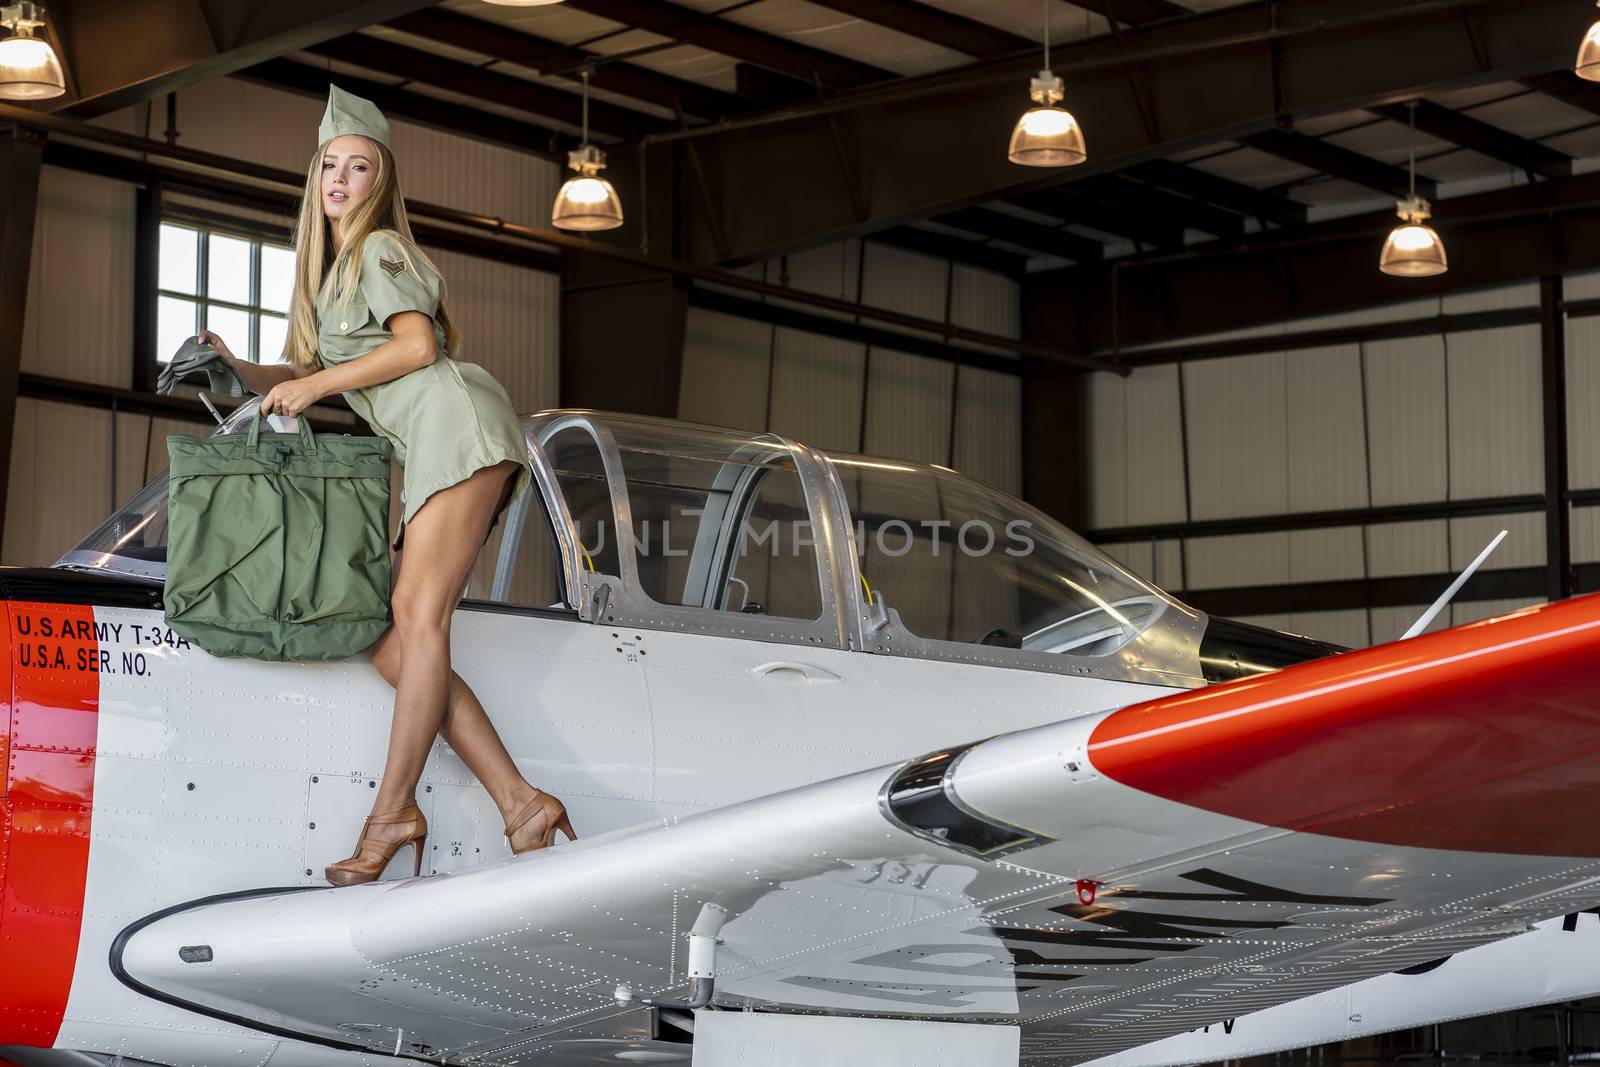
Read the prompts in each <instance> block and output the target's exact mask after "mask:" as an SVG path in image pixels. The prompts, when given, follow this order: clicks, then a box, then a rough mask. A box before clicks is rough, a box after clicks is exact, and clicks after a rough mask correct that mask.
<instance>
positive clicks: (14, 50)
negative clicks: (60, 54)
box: [0, 3, 67, 100]
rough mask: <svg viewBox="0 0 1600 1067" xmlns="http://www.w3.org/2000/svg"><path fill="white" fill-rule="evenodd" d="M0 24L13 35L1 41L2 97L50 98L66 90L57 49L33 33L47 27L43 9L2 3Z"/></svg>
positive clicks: (12, 98) (15, 98)
mask: <svg viewBox="0 0 1600 1067" xmlns="http://www.w3.org/2000/svg"><path fill="white" fill-rule="evenodd" d="M0 26H4V27H5V28H6V29H7V30H9V31H11V34H12V35H11V36H9V37H6V38H5V39H3V40H0V99H4V100H48V99H50V98H51V97H53V96H60V95H61V94H62V93H64V92H66V91H67V82H66V78H64V77H63V76H62V73H61V61H60V60H59V59H57V58H56V50H55V49H54V48H52V47H51V46H50V42H49V41H46V40H44V39H43V38H41V37H35V36H34V35H33V34H34V31H35V30H38V29H42V28H43V27H44V8H42V7H40V6H39V5H38V4H32V3H22V4H11V5H9V6H0Z"/></svg>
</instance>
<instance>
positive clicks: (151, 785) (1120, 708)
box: [0, 401, 1600, 1067]
mask: <svg viewBox="0 0 1600 1067" xmlns="http://www.w3.org/2000/svg"><path fill="white" fill-rule="evenodd" d="M252 406H253V401H246V402H245V403H244V404H243V405H242V406H241V407H240V408H238V409H237V410H236V411H234V412H233V413H232V415H230V416H227V417H226V418H225V419H223V421H222V424H221V425H220V426H219V427H217V428H216V429H215V430H214V431H213V432H214V433H217V434H238V433H242V432H245V431H247V430H248V426H249V418H250V414H251V412H250V408H251V407H252ZM523 424H524V428H525V431H526V435H527V443H528V450H529V458H530V460H531V462H532V464H533V466H534V470H535V473H536V478H535V490H534V491H530V492H529V493H527V494H525V495H524V496H522V497H520V498H519V499H517V500H516V501H514V502H513V504H512V506H511V507H510V508H509V509H508V511H507V514H506V518H505V520H504V522H503V524H502V532H501V534H500V537H499V541H498V544H497V545H496V547H495V548H494V549H493V551H492V553H491V556H490V557H486V561H485V562H484V565H483V571H482V573H481V574H479V575H477V576H475V578H474V586H473V587H472V588H470V589H469V591H468V595H467V597H466V599H464V600H463V601H462V603H461V604H460V606H459V608H458V609H457V611H456V614H455V617H454V620H453V630H452V656H453V665H454V666H455V668H456V669H457V670H458V671H459V672H460V673H461V674H462V676H463V677H464V678H466V679H467V680H468V681H469V683H470V684H471V685H472V686H473V687H474V689H475V691H476V692H477V693H478V695H479V696H480V698H481V699H482V700H483V702H484V705H485V706H486V708H487V709H488V710H489V713H490V715H491V716H492V717H493V718H494V720H495V722H496V724H497V726H498V727H499V729H500V731H501V733H502V736H503V737H504V738H505V740H506V742H507V746H508V748H509V749H510V751H511V752H512V753H513V755H514V756H515V757H516V759H517V760H518V763H519V765H520V766H521V768H522V769H523V771H524V773H525V774H526V776H527V777H528V778H529V780H530V781H532V782H534V783H536V784H538V785H539V786H541V787H543V788H547V789H549V790H550V791H552V792H554V793H557V794H559V795H560V796H561V797H562V798H563V799H564V801H565V802H566V804H567V805H568V808H569V810H570V812H571V814H572V818H573V821H574V823H575V824H576V826H577V828H578V831H579V833H580V835H581V836H580V838H579V840H577V841H573V842H564V843H561V844H557V845H555V846H553V847H551V848H548V849H545V850H541V851H538V852H533V853H527V854H524V855H521V856H515V857H513V856H511V855H509V854H508V851H507V849H506V845H505V841H504V838H503V836H502V834H501V822H500V818H499V815H498V812H497V811H496V810H495V809H494V807H493V805H492V804H491V803H490V802H489V800H488V798H487V796H486V794H485V793H484V791H483V790H482V789H481V788H480V787H479V786H478V785H477V784H476V783H475V782H474V780H473V779H472V778H471V776H470V774H468V773H467V771H466V769H465V767H464V766H463V765H462V763H461V762H460V760H459V759H458V758H457V757H456V756H455V755H454V753H452V752H451V751H450V750H449V748H448V747H447V746H446V745H444V744H443V743H442V742H440V743H439V744H438V745H437V746H436V747H435V750H434V751H433V753H432V755H431V757H430V759H429V762H428V764H427V768H426V771H425V773H424V775H423V778H422V785H421V787H420V790H419V793H418V798H417V799H418V802H419V804H420V805H421V806H422V807H423V809H424V811H425V813H426V816H427V819H428V823H429V826H430V828H431V835H430V837H429V839H428V842H427V846H426V853H425V856H426V862H425V864H424V868H423V871H424V873H423V874H422V875H421V876H420V877H408V875H410V874H411V871H410V869H409V867H410V865H409V863H407V862H406V861H405V860H404V859H403V860H402V862H401V863H397V864H394V865H392V867H391V869H390V870H389V871H387V872H386V873H385V876H384V877H383V878H382V879H381V880H379V881H377V882H374V883H371V884H368V885H359V886H349V887H343V888H332V887H329V886H327V885H326V884H324V883H323V881H322V879H321V871H322V869H323V867H324V865H326V864H327V863H329V862H331V861H333V860H336V859H338V858H341V857H342V856H344V855H345V854H346V853H347V852H348V849H349V846H350V844H351V842H352V841H354V840H355V837H356V834H357V830H358V827H359V825H360V823H361V820H362V818H363V817H364V816H365V815H366V813H367V810H368V807H369V805H370V796H371V790H372V789H374V788H375V787H376V783H377V778H376V777H375V776H376V775H377V773H378V771H379V769H380V768H381V766H382V761H383V754H384V750H385V743H386V739H387V733H388V724H389V716H390V710H391V707H392V690H391V689H390V688H389V687H388V685H387V684H385V683H384V682H383V680H382V678H381V677H380V676H379V675H378V673H377V672H376V670H375V669H374V668H373V667H372V665H371V663H370V662H369V661H368V659H367V658H365V657H363V656H357V657H352V658H350V659H348V660H343V661H334V662H264V661H258V660H252V659H239V658H233V659H224V658H218V657H213V656H211V655H209V654H207V653H206V652H205V651H203V650H202V649H200V648H198V647H196V646H195V645H194V644H193V643H192V642H190V641H189V640H188V639H186V638H185V637H183V636H182V635H181V634H179V633H177V632H175V631H174V630H173V629H172V628H171V627H169V626H168V625H167V624H166V621H165V619H164V617H163V613H162V606H161V583H162V578H163V576H164V573H165V560H166V506H165V501H166V476H165V475H164V474H163V475H160V476H158V477H157V478H156V479H154V480H153V481H152V482H151V483H150V484H149V485H148V486H147V487H146V488H145V489H144V490H143V491H142V492H141V493H139V494H138V495H137V496H136V497H135V498H134V499H133V500H132V501H130V502H129V503H128V504H127V505H125V506H123V507H122V508H119V509H118V510H117V511H116V512H115V513H114V514H113V515H111V516H110V517H109V518H108V519H107V520H106V521H105V522H104V523H102V524H101V525H100V526H99V527H98V528H96V529H95V530H94V531H91V533H90V534H88V535H87V536H86V537H85V538H84V539H83V541H82V542H81V543H80V544H78V545H77V546H76V547H74V548H73V549H71V550H70V551H68V552H66V553H65V554H64V555H63V556H62V557H61V558H60V559H59V560H58V561H57V562H56V563H55V564H54V565H53V566H51V567H47V568H0V598H3V599H4V602H5V613H6V626H5V628H4V633H5V641H6V643H7V648H6V652H5V655H4V656H3V657H0V662H3V663H4V664H5V668H4V669H5V671H6V674H5V675H3V676H0V698H3V699H4V700H5V702H6V703H7V705H8V712H9V713H8V715H7V719H8V721H9V728H8V729H7V730H6V731H4V732H3V733H0V737H3V739H4V741H3V743H4V744H5V745H6V756H7V767H8V774H7V777H6V780H5V794H4V797H3V805H4V815H5V827H6V834H5V842H4V850H3V851H0V883H3V897H0V1058H3V1059H4V1060H7V1061H10V1062H12V1063H15V1064H19V1065H22V1067H98V1065H104V1064H112V1063H139V1064H143V1063H150V1064H165V1065H168V1067H282V1065H289V1067H339V1065H347V1064H348V1065H358V1064H359V1065H379V1064H387V1063H391V1062H393V1061H396V1060H399V1061H417V1062H425V1063H434V1064H440V1065H457V1064H459V1065H484V1067H501V1065H505V1067H518V1065H523V1064H528V1065H546V1064H549V1065H568V1064H574V1065H576V1064H585V1065H590V1064H618V1063H624V1064H626V1063H690V1064H693V1065H695V1067H731V1065H749V1064H756V1063H761V1064H800V1063H805V1064H808V1065H809V1064H815V1063H817V1062H827V1061H828V1060H829V1059H830V1058H832V1059H837V1060H839V1061H841V1062H870V1063H873V1064H887V1065H902V1064H903V1065H908V1067H909V1065H911V1064H919V1065H924V1067H926V1065H938V1064H955V1063H962V1064H971V1063H983V1064H990V1063H994V1064H1001V1063H1026V1064H1030V1065H1032V1064H1080V1063H1096V1064H1104V1065H1107V1067H1166V1065H1171V1064H1180V1063H1193V1062H1200V1061H1207V1060H1217V1059H1223V1058H1238V1057H1241V1056H1244V1055H1250V1054H1254V1053H1259V1052H1265V1051H1272V1050H1281V1049H1289V1048H1298V1047H1303V1046H1306V1045H1309V1044H1314V1043H1318V1042H1326V1041H1336V1040H1342V1039H1346V1038H1350V1037H1356V1036H1361V1035H1364V1034H1372V1033H1379V1032H1384V1031H1389V1030H1394V1029H1398V1028H1402V1027H1409V1026H1417V1025H1421V1024H1424V1023H1429V1022H1434V1021H1439V1020H1444V1019H1450V1018H1455V1017H1459V1016H1464V1015H1471V1014H1482V1013H1487V1012H1491V1011H1497V1010H1505V1009H1509V1008H1513V1007H1520V1006H1524V1005H1529V1004H1536V1003H1549V1002H1554V1001H1558V1000H1565V999H1569V998H1572V997H1577V996H1583V995H1589V994H1593V993H1596V992H1600V978H1597V977H1596V975H1597V974H1600V970H1597V969H1596V968H1595V967H1594V966H1593V962H1594V959H1595V955H1594V949H1593V940H1594V936H1595V931H1596V930H1600V922H1595V921H1590V920H1586V921H1582V922H1580V921H1579V920H1581V919H1584V918H1585V917H1584V914H1583V913H1585V912H1587V911H1590V910H1593V909H1596V908H1600V836H1597V834H1596V832H1595V829H1594V819H1593V812H1594V811H1595V804H1596V800H1597V799H1600V759H1597V758H1596V750H1597V747H1600V656H1597V652H1600V598H1596V597H1582V598H1576V599H1572V600H1567V601H1562V602H1559V603H1554V604H1549V605H1543V606H1539V607H1536V608H1530V609H1526V610H1522V611H1517V612H1513V613H1511V614H1509V615H1506V616H1503V617H1500V618H1496V619H1492V620H1486V621H1483V622H1478V623H1473V624H1470V625H1466V626H1461V627H1457V628H1454V629H1449V630H1443V631H1439V632H1434V633H1430V634H1424V635H1422V636H1418V637H1415V638H1412V639H1409V640H1403V641H1399V642H1395V643H1391V644H1387V645H1383V646H1379V647H1375V648H1370V649H1362V650H1349V649H1343V648H1340V647H1338V646H1335V645H1331V644H1327V643H1323V642H1318V641H1314V640H1311V639H1308V638H1304V637H1299V636H1295V635H1290V634H1284V633H1279V632H1276V631H1273V630H1268V629H1263V628H1259V627H1255V626H1251V625H1247V624H1244V623H1240V622H1235V621H1231V620H1227V619H1223V618H1216V617H1208V616H1207V615H1205V614H1204V613H1202V612H1199V611H1196V610H1194V609H1192V608H1190V607H1188V606H1186V605H1185V604H1183V603H1181V602H1180V601H1178V600H1177V599H1175V598H1173V597H1171V596H1169V595H1167V594H1166V593H1164V592H1162V591H1161V590H1160V589H1158V588H1156V587H1155V586H1154V585H1152V584H1150V583H1149V582H1146V581H1143V580H1142V579H1140V578H1139V577H1137V576H1136V575H1134V574H1132V573H1131V572H1129V571H1128V570H1127V569H1126V568H1124V567H1122V566H1121V565H1120V564H1118V563H1116V562H1115V561H1113V560H1111V559H1110V558H1108V557H1107V556H1106V555H1105V554H1103V553H1102V552H1100V551H1098V550H1097V549H1096V548H1094V547H1093V546H1092V545H1090V544H1089V543H1088V542H1086V541H1084V540H1083V539H1081V538H1079V537H1078V536H1076V535H1075V534H1073V533H1071V532H1070V531H1068V530H1067V529H1065V528H1064V527H1062V526H1061V524H1060V523H1058V522H1056V521H1055V520H1053V519H1051V518H1049V517H1048V516H1046V515H1044V514H1043V513H1041V512H1039V511H1037V510H1036V509H1034V508H1032V507H1030V506H1029V505H1027V504H1025V503H1023V502H1022V501H1020V500H1017V499H1016V498H1014V497H1012V496H1009V495H1008V494H1005V493H1003V492H1000V491H999V490H996V489H993V488H990V487H988V486H986V485H984V484H983V483H981V482H979V481H977V480H975V479H971V478H967V477H964V476H963V475H961V474H959V473H957V472H955V471H953V470H950V469H948V468H944V467H939V466H933V465H928V464H922V463H914V462H907V461H901V460H890V459H876V458H871V457H865V456H855V455H845V454H837V453H829V452H825V451H822V450H819V449H816V448H812V447H809V446H807V445H805V444H803V443H801V442H798V441H794V440H790V439H787V438H785V437H782V436H779V435H776V434H770V433H751V432H744V431H737V430H729V429H720V428H714V427H706V426H699V425H693V424H689V423H683V422H675V421H672V420H662V419H649V418H643V417H637V416H625V415H615V414H605V413H600V412H594V411H586V410H556V411H546V412H540V413H538V414H534V415H531V416H524V418H523ZM294 425H295V424H294V420H292V419H283V418H279V417H276V416H274V417H273V427H274V429H275V431H277V432H289V430H290V428H292V427H293V426H294ZM489 558H492V564H491V563H490V562H488V559H489ZM491 568H492V572H491ZM480 578H481V579H482V581H481V583H480V582H479V579H480ZM402 868H405V869H402Z"/></svg>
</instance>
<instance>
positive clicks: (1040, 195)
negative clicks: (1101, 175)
mask: <svg viewBox="0 0 1600 1067" xmlns="http://www.w3.org/2000/svg"><path fill="white" fill-rule="evenodd" d="M1006 200H1007V202H1008V203H1012V204H1016V205H1017V206H1018V207H1025V208H1027V209H1028V210H1029V211H1037V212H1039V213H1040V214H1042V215H1052V216H1054V217H1056V218H1058V219H1060V220H1061V221H1062V222H1070V223H1076V224H1077V225H1079V226H1090V227H1093V228H1094V229H1096V230H1099V231H1101V232H1102V233H1111V234H1116V235H1117V236H1118V237H1126V238H1127V239H1128V240H1130V241H1133V242H1134V243H1135V244H1141V245H1150V246H1152V247H1155V248H1182V247H1183V230H1182V228H1181V227H1177V226H1169V225H1167V224H1165V223H1164V222H1163V221H1161V220H1158V219H1152V218H1150V217H1149V216H1148V215H1145V214H1143V213H1142V212H1138V211H1129V210H1127V209H1125V208H1121V207H1118V206H1116V205H1115V204H1108V203H1106V202H1104V201H1102V200H1095V199H1093V198H1091V197H1088V196H1080V195H1078V194H1077V193H1074V192H1072V191H1070V190H1067V189H1035V190H1033V191H1031V192H1026V193H1018V194H1016V195H1015V196H1010V197H1007V198H1006Z"/></svg>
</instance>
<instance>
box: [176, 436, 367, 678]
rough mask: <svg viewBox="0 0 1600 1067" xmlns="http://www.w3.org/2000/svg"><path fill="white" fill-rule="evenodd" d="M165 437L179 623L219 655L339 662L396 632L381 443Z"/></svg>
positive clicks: (355, 438)
mask: <svg viewBox="0 0 1600 1067" xmlns="http://www.w3.org/2000/svg"><path fill="white" fill-rule="evenodd" d="M261 421H262V419H261V412H260V409H259V408H257V410H256V413H255V418H254V419H253V421H252V422H251V424H250V433H249V435H248V436H244V435H240V434H231V435H227V436H209V437H191V436H188V435H186V434H172V435H171V436H169V437H168V438H167V455H168V456H169V458H170V460H171V470H170V475H169V479H170V480H169V486H170V487H169V490H168V497H167V509H168V514H167V527H168V533H167V573H166V585H165V589H164V596H163V599H164V603H165V608H166V620H167V625H169V626H171V627H172V629H174V630H175V631H177V632H178V633H180V634H182V635H183V636H185V637H187V638H189V640H191V641H193V642H194V643H195V644H197V645H199V646H200V647H201V648H203V649H205V650H206V651H207V652H210V653H211V654H212V655H214V656H251V657H254V658H256V659H264V660H337V659H343V658H345V657H346V656H351V655H354V654H356V653H358V652H361V651H363V650H364V649H366V648H368V647H370V646H371V644H372V643H373V642H374V641H376V640H377V639H378V636H379V635H380V634H382V633H383V631H384V630H385V629H386V628H387V627H388V625H389V580H390V573H389V572H390V561H389V541H388V526H389V457H390V453H391V449H392V446H391V445H390V443H389V442H388V441H387V440H386V439H384V438H382V437H360V436H354V435H350V434H323V435H322V436H320V437H318V436H315V435H314V434H312V432H311V426H310V423H309V422H308V421H307V420H306V418H305V417H304V416H301V418H300V419H299V423H300V431H299V433H277V432H273V431H270V430H269V431H268V432H266V433H262V432H261Z"/></svg>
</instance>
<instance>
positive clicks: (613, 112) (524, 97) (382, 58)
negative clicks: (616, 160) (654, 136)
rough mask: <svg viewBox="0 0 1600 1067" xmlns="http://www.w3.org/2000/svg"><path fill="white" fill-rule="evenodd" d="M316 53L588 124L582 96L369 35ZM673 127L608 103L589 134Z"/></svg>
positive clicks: (594, 107) (637, 133) (598, 108)
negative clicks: (583, 112)
mask: <svg viewBox="0 0 1600 1067" xmlns="http://www.w3.org/2000/svg"><path fill="white" fill-rule="evenodd" d="M310 51H311V52H313V53H315V54H316V55H319V56H327V57H328V58H329V59H337V60H339V61H340V62H342V63H353V64H355V65H356V66H358V67H365V68H367V69H368V70H372V71H381V72H382V73H384V74H389V75H393V76H394V77H397V78H405V79H406V80H407V81H413V82H421V83H422V84H423V85H431V86H434V87H435V88H439V89H448V90H450V91H451V92H454V93H466V94H468V95H471V96H477V97H481V98H483V99H485V100H493V101H494V102H495V103H497V104H500V105H503V106H505V107H513V108H516V109H517V110H518V111H526V112H528V113H530V114H533V115H539V116H542V117H544V118H547V119H554V120H555V121H557V122H562V123H565V124H566V125H568V126H577V125H579V123H581V122H582V121H583V115H582V111H583V100H582V98H581V97H580V96H579V94H578V93H576V92H570V93H569V92H566V91H564V90H561V89H552V88H550V87H549V86H548V85H541V84H540V83H538V82H534V81H529V80H527V79H526V78H516V77H513V76H511V75H510V74H501V73H499V72H498V71H494V70H485V69H483V68H482V67H475V66H473V65H472V64H471V63H462V62H461V61H459V60H455V59H446V58H444V57H443V56H436V55H434V54H432V53H431V52H424V51H422V50H421V49H418V48H407V47H406V46H405V45H402V44H395V43H393V42H392V41H381V40H379V39H378V38H376V37H368V36H366V35H365V34H360V33H352V34H349V35H348V36H345V37H340V38H337V39H335V40H332V41H323V42H321V43H319V44H316V45H313V46H312V47H311V48H310ZM668 125H669V124H668V123H667V121H666V120H665V119H659V118H656V117H655V116H653V115H646V114H645V113H644V112H642V111H633V110H631V109H629V108H625V107H619V106H617V105H616V104H608V103H606V102H605V101H603V100H590V101H589V128H590V129H592V130H594V131H596V132H598V133H603V134H606V135H607V136H610V137H615V138H619V139H622V140H629V139H632V138H635V137H643V136H644V135H645V134H647V133H650V132H652V131H655V130H662V129H666V128H667V126H668Z"/></svg>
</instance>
